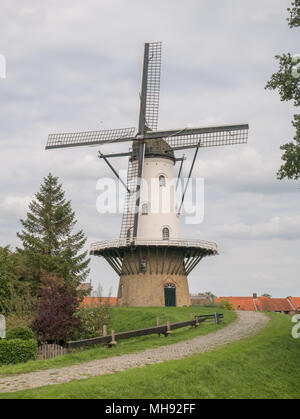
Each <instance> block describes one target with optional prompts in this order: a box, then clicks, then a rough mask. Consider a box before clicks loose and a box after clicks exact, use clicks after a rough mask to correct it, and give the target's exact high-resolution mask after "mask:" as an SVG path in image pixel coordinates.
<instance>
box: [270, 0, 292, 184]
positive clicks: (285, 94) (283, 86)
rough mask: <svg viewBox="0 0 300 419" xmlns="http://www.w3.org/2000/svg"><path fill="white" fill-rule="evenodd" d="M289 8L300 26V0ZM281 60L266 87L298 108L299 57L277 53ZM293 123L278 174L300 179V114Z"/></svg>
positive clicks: (282, 148)
mask: <svg viewBox="0 0 300 419" xmlns="http://www.w3.org/2000/svg"><path fill="white" fill-rule="evenodd" d="M291 6H292V7H290V8H288V11H289V15H290V16H289V18H288V19H287V20H288V22H289V26H290V28H297V27H299V26H300V0H295V1H293V2H292V4H291ZM275 58H276V59H277V60H278V61H279V70H278V72H277V73H274V74H273V75H272V77H271V78H270V80H269V81H268V83H267V85H266V87H265V88H266V89H269V90H278V92H279V95H280V99H281V100H282V101H293V105H294V106H295V107H296V108H298V107H299V105H300V71H299V66H298V65H297V59H295V58H293V56H292V55H291V54H290V53H288V54H283V55H276V57H275ZM299 60H300V59H299ZM292 124H293V126H294V128H295V130H296V135H295V137H294V138H293V140H292V141H290V142H289V143H287V144H284V145H282V146H281V147H280V148H281V150H283V152H284V153H283V155H282V160H283V161H284V164H283V165H282V166H281V167H280V169H279V171H278V173H277V175H278V178H279V179H284V178H288V179H295V180H297V179H299V177H300V115H299V114H295V115H294V118H293V121H292Z"/></svg>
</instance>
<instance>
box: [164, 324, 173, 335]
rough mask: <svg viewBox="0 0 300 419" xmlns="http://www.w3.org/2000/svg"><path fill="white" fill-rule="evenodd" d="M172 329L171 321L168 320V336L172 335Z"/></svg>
mask: <svg viewBox="0 0 300 419" xmlns="http://www.w3.org/2000/svg"><path fill="white" fill-rule="evenodd" d="M171 333H172V331H171V324H170V322H169V321H167V331H166V333H165V336H166V337H168V336H169V335H171Z"/></svg>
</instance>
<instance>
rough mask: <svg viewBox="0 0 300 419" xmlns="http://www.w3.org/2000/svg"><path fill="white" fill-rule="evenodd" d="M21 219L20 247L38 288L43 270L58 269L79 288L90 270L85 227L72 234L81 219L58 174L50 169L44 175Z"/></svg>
mask: <svg viewBox="0 0 300 419" xmlns="http://www.w3.org/2000/svg"><path fill="white" fill-rule="evenodd" d="M21 223H22V226H23V230H22V231H21V233H18V234H17V235H18V237H19V238H20V239H21V241H22V243H23V249H18V251H19V252H20V253H21V254H22V255H23V257H24V261H25V262H24V263H25V266H27V267H29V270H30V275H31V278H30V279H31V280H32V282H33V288H34V290H37V288H38V287H39V285H40V281H41V271H42V270H45V271H47V272H49V273H55V274H56V275H57V276H58V277H60V278H63V279H64V281H65V283H66V284H67V285H69V286H72V287H73V288H77V286H78V285H79V283H80V282H82V281H84V280H85V278H86V277H87V275H88V273H89V269H88V265H89V261H90V259H87V251H83V252H81V250H82V248H83V247H84V245H85V243H86V237H85V235H84V233H83V231H82V230H80V231H79V232H77V233H75V234H72V231H73V229H74V226H75V225H76V223H77V221H76V220H75V213H74V212H73V211H72V208H71V201H67V200H66V198H65V192H64V191H63V190H62V185H61V184H59V183H58V178H57V177H54V176H52V175H51V173H50V174H49V175H48V177H47V178H44V183H43V184H42V185H41V188H40V191H39V192H38V193H37V194H36V195H35V199H34V200H33V201H32V202H31V203H30V204H29V212H28V213H27V218H26V220H21ZM80 252H81V253H80Z"/></svg>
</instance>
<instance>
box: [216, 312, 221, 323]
mask: <svg viewBox="0 0 300 419" xmlns="http://www.w3.org/2000/svg"><path fill="white" fill-rule="evenodd" d="M215 319H216V324H219V323H220V318H219V313H215Z"/></svg>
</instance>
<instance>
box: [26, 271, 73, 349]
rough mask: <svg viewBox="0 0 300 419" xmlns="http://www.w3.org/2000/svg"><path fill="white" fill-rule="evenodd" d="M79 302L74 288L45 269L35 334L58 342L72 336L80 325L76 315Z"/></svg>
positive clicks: (41, 338)
mask: <svg viewBox="0 0 300 419" xmlns="http://www.w3.org/2000/svg"><path fill="white" fill-rule="evenodd" d="M79 305H80V299H79V298H78V294H77V292H76V290H75V289H74V288H70V287H68V286H67V285H66V284H65V282H64V281H63V280H62V279H59V278H58V277H57V276H56V275H54V274H49V273H47V272H45V271H44V272H42V276H41V286H40V289H39V292H38V303H37V314H36V318H35V320H34V321H33V324H32V328H33V330H34V332H35V335H36V337H37V338H38V339H40V340H41V341H43V342H57V343H58V342H61V341H63V342H66V341H67V340H68V339H71V338H73V336H74V335H75V333H76V332H77V331H78V329H80V325H81V320H80V319H79V318H78V317H75V316H74V314H75V313H76V312H77V311H78V309H79Z"/></svg>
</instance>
